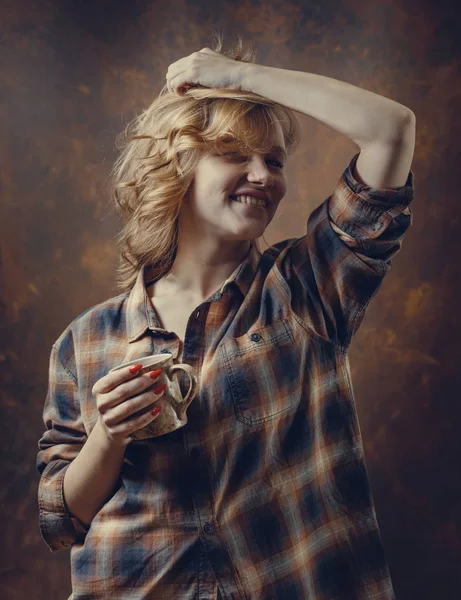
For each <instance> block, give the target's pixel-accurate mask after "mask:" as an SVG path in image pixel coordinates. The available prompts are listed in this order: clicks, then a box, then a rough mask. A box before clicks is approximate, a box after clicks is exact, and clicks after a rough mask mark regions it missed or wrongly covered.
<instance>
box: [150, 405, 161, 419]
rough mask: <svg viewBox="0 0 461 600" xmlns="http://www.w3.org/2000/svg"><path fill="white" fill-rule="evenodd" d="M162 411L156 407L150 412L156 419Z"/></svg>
mask: <svg viewBox="0 0 461 600" xmlns="http://www.w3.org/2000/svg"><path fill="white" fill-rule="evenodd" d="M161 410H162V408H161V406H156V407H155V408H153V409H152V410H151V411H150V414H151V415H154V417H156V416H157V415H158V413H159V412H160V411H161Z"/></svg>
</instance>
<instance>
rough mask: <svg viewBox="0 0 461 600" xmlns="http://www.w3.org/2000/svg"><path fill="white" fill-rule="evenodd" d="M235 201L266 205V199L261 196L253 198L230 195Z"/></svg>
mask: <svg viewBox="0 0 461 600" xmlns="http://www.w3.org/2000/svg"><path fill="white" fill-rule="evenodd" d="M231 198H232V199H233V200H235V201H236V202H242V203H243V204H256V205H258V206H263V207H265V206H266V201H265V200H263V199H262V198H253V196H231Z"/></svg>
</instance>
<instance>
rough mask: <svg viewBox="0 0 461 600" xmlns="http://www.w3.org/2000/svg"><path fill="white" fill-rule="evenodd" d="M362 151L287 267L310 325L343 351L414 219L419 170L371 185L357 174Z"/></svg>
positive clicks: (294, 298) (316, 213) (315, 214)
mask: <svg viewBox="0 0 461 600" xmlns="http://www.w3.org/2000/svg"><path fill="white" fill-rule="evenodd" d="M358 156H359V153H357V154H356V155H355V156H354V157H353V158H352V159H351V161H350V163H349V165H348V166H347V167H346V169H345V171H344V172H343V174H342V175H341V177H340V179H339V181H338V183H337V185H336V187H335V189H334V191H333V193H332V194H331V195H330V196H329V197H328V198H327V199H326V200H325V201H324V202H323V203H322V204H320V206H318V207H317V208H316V209H315V210H313V211H312V213H311V214H310V216H309V218H308V222H307V235H305V236H303V237H301V238H296V239H295V240H294V241H293V243H292V244H291V246H290V247H289V251H288V252H287V253H286V255H285V256H284V259H283V261H282V268H281V271H282V276H283V277H284V278H285V280H286V281H287V283H288V286H289V288H290V292H291V302H292V307H293V309H294V310H295V312H296V313H297V314H298V316H299V317H301V319H302V320H303V321H304V323H305V325H306V327H309V328H310V329H312V330H313V331H314V332H315V333H316V334H317V335H319V336H321V337H323V338H326V339H328V340H329V341H331V342H333V343H335V344H336V345H338V346H339V347H340V349H341V350H342V351H343V352H346V351H347V348H348V346H349V344H350V341H351V338H352V336H353V335H354V333H355V332H356V331H357V329H358V327H359V326H360V323H361V322H362V320H363V317H364V314H365V309H366V307H367V306H368V304H369V302H370V300H371V298H372V297H373V296H374V294H375V293H376V292H377V290H378V289H379V287H380V285H381V283H382V280H383V278H384V276H385V275H386V273H387V272H388V271H389V269H390V268H391V264H392V261H391V259H392V257H394V256H395V255H396V254H397V252H399V250H400V249H401V246H402V240H403V237H404V234H405V232H406V231H407V229H408V228H409V227H410V225H411V223H412V211H411V208H410V203H411V201H412V199H413V193H414V188H413V173H412V171H410V172H409V174H408V177H407V181H406V183H405V185H404V186H402V187H400V188H395V189H376V188H371V187H368V186H366V185H364V184H362V183H361V182H360V181H358V180H357V179H356V178H355V177H354V175H353V169H354V166H355V163H356V162H357V159H358Z"/></svg>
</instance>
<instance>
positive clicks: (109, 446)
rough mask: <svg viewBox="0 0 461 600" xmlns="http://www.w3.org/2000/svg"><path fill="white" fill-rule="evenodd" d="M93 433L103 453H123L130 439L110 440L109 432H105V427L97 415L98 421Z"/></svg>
mask: <svg viewBox="0 0 461 600" xmlns="http://www.w3.org/2000/svg"><path fill="white" fill-rule="evenodd" d="M94 432H95V436H96V437H97V439H98V442H99V444H100V446H101V449H102V450H105V451H114V450H118V451H123V452H124V451H125V449H126V447H127V446H128V444H129V443H130V441H131V439H127V440H124V439H114V438H112V437H111V436H110V434H109V432H108V431H107V429H106V426H105V425H104V423H103V420H102V417H101V415H99V417H98V420H97V421H96V425H95V426H94Z"/></svg>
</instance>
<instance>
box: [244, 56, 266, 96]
mask: <svg viewBox="0 0 461 600" xmlns="http://www.w3.org/2000/svg"><path fill="white" fill-rule="evenodd" d="M261 68H262V66H261V65H257V64H255V63H246V62H242V63H241V64H240V71H239V86H238V87H239V89H240V90H242V91H246V92H252V93H254V94H256V93H257V92H256V90H255V87H254V84H255V79H256V76H257V74H258V72H259V71H260V69H261Z"/></svg>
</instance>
